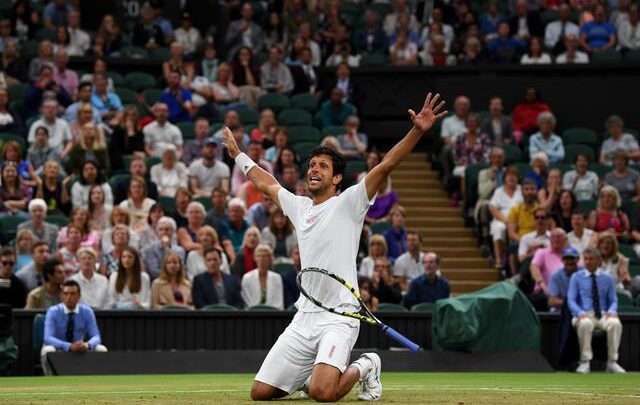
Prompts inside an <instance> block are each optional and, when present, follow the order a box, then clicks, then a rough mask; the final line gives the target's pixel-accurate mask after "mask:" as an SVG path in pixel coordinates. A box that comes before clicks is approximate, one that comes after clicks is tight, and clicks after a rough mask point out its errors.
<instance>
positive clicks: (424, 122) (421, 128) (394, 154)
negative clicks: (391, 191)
mask: <svg viewBox="0 0 640 405" xmlns="http://www.w3.org/2000/svg"><path fill="white" fill-rule="evenodd" d="M439 98H440V94H436V95H435V96H433V97H432V96H431V93H429V94H428V95H427V98H426V100H425V101H424V105H423V106H422V110H421V111H420V112H419V113H418V114H416V113H415V112H414V111H413V110H409V116H410V117H411V121H412V122H413V128H411V130H409V132H408V133H407V134H406V135H405V136H404V138H402V140H401V141H400V142H398V143H397V144H396V145H395V146H394V147H393V148H392V149H391V150H390V151H389V152H388V153H387V154H386V155H385V157H384V159H382V162H380V164H379V165H377V166H376V167H375V168H373V170H371V172H369V174H368V175H367V176H366V177H365V185H366V187H367V195H368V196H369V198H370V199H371V198H373V196H374V195H375V194H376V192H377V191H378V189H379V188H380V185H381V184H382V182H383V181H384V179H386V178H387V177H388V176H389V174H390V173H391V172H392V171H393V169H394V168H395V167H396V166H397V165H398V164H399V163H400V162H402V160H403V159H404V158H405V157H406V156H407V155H408V154H409V153H411V151H412V150H413V148H414V147H415V146H416V144H417V143H418V141H419V140H420V138H422V135H423V134H424V133H425V132H426V131H428V130H429V129H430V128H431V127H432V126H433V124H434V123H435V122H436V121H437V120H439V119H440V118H442V117H444V116H445V115H447V110H444V111H442V112H440V110H441V109H442V107H443V106H444V104H445V103H444V101H441V102H440V103H438V104H436V103H437V101H438V99H439Z"/></svg>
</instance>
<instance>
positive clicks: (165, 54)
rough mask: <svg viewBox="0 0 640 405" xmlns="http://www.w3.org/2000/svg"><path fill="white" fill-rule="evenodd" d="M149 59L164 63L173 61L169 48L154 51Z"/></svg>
mask: <svg viewBox="0 0 640 405" xmlns="http://www.w3.org/2000/svg"><path fill="white" fill-rule="evenodd" d="M149 59H151V60H153V61H156V62H164V61H165V60H169V59H171V49H169V48H168V47H161V48H157V49H154V50H153V51H151V52H150V53H149Z"/></svg>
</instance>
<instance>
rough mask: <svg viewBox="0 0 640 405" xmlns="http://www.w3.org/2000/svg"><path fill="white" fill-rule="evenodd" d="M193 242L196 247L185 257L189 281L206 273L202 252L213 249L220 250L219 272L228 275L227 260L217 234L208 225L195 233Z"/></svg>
mask: <svg viewBox="0 0 640 405" xmlns="http://www.w3.org/2000/svg"><path fill="white" fill-rule="evenodd" d="M195 242H196V244H197V247H196V248H195V249H192V250H191V251H190V252H189V254H188V255H187V260H186V264H187V276H189V280H194V279H195V277H197V276H198V275H199V274H201V273H204V272H206V271H207V264H206V258H205V254H204V252H206V251H207V250H209V249H212V248H215V249H218V250H220V252H221V253H220V260H221V262H220V271H222V272H223V273H225V274H229V273H230V270H229V259H228V258H227V255H226V254H225V253H224V252H223V250H222V245H221V244H220V238H219V237H218V232H217V231H216V230H215V229H214V228H213V227H211V226H209V225H204V226H202V227H201V228H200V229H198V232H196V239H195Z"/></svg>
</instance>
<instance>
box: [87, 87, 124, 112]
mask: <svg viewBox="0 0 640 405" xmlns="http://www.w3.org/2000/svg"><path fill="white" fill-rule="evenodd" d="M91 105H93V106H94V107H95V108H96V109H97V110H98V111H100V114H104V113H107V112H109V111H113V110H116V111H122V109H123V108H124V107H123V106H122V101H120V97H118V95H117V94H116V93H114V92H107V99H106V100H103V99H102V98H100V96H98V94H97V93H96V92H95V91H94V92H93V93H92V94H91Z"/></svg>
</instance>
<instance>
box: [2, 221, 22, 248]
mask: <svg viewBox="0 0 640 405" xmlns="http://www.w3.org/2000/svg"><path fill="white" fill-rule="evenodd" d="M24 221H26V219H25V218H20V217H14V216H8V217H0V236H2V238H1V239H2V244H3V245H6V244H8V243H9V242H11V241H12V240H14V239H15V237H16V232H17V231H18V225H20V224H21V223H23V222H24Z"/></svg>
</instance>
